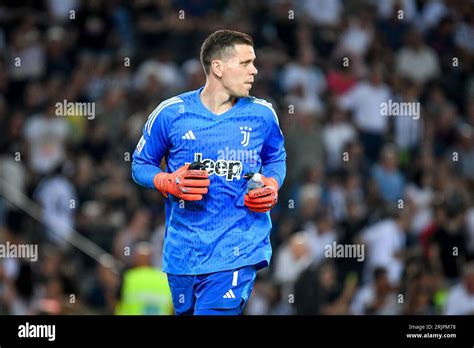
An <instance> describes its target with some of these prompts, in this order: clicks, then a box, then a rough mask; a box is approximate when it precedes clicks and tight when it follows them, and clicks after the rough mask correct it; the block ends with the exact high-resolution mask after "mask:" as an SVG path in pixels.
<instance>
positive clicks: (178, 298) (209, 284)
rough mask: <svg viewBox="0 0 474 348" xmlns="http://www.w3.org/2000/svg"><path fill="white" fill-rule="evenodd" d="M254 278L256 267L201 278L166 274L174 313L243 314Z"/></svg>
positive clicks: (204, 275) (203, 275)
mask: <svg viewBox="0 0 474 348" xmlns="http://www.w3.org/2000/svg"><path fill="white" fill-rule="evenodd" d="M256 275H257V270H256V268H255V266H245V267H241V268H237V269H234V270H229V271H223V272H216V273H209V274H201V275H174V274H168V282H169V285H170V289H171V295H172V297H173V305H174V310H175V314H176V315H183V314H188V315H193V314H194V315H239V314H242V310H243V308H244V306H245V304H246V303H247V300H248V299H249V297H250V293H251V292H252V288H253V284H254V282H255V277H256Z"/></svg>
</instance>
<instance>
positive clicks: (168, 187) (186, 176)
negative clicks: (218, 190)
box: [153, 164, 211, 201]
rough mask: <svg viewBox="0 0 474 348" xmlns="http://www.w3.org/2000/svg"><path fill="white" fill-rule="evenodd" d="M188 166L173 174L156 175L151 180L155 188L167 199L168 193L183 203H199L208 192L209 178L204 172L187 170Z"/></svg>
mask: <svg viewBox="0 0 474 348" xmlns="http://www.w3.org/2000/svg"><path fill="white" fill-rule="evenodd" d="M188 167H189V164H186V165H184V166H182V167H181V168H179V169H178V170H177V171H175V172H174V173H158V174H156V175H155V177H154V179H153V184H154V185H155V188H156V189H157V190H158V191H160V192H161V193H162V194H163V196H165V197H166V198H168V193H170V194H172V195H173V196H175V197H177V198H180V199H184V200H185V201H200V200H201V199H202V196H203V195H205V194H206V193H207V191H208V187H209V184H210V182H211V181H210V180H209V176H208V174H207V171H205V170H194V169H193V170H189V169H188Z"/></svg>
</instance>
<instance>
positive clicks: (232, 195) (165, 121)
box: [132, 30, 286, 315]
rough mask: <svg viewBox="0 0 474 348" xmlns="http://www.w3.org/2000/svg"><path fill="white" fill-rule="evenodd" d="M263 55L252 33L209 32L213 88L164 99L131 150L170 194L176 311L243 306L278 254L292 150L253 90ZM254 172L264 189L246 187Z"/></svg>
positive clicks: (205, 51)
mask: <svg viewBox="0 0 474 348" xmlns="http://www.w3.org/2000/svg"><path fill="white" fill-rule="evenodd" d="M255 58H256V56H255V52H254V48H253V41H252V38H251V37H250V36H248V35H247V34H244V33H240V32H236V31H230V30H220V31H217V32H215V33H213V34H212V35H210V36H209V37H208V38H207V39H206V40H205V41H204V43H203V45H202V47H201V62H202V65H203V68H204V71H205V73H206V76H207V78H206V84H205V86H203V87H201V88H199V89H198V90H196V91H191V92H187V93H184V94H181V95H178V96H176V97H173V98H170V99H168V100H165V101H163V102H162V103H161V104H160V105H158V106H157V108H156V109H155V110H154V111H153V112H152V113H151V114H150V116H149V117H148V121H147V122H146V124H145V125H144V127H143V136H142V137H141V139H140V140H139V142H138V145H137V147H136V150H135V152H134V154H133V163H132V176H133V179H134V181H135V182H137V183H138V184H140V185H142V186H145V187H148V188H151V189H156V190H158V191H159V192H161V193H162V194H163V196H164V197H165V198H166V202H165V208H166V209H165V211H166V233H165V239H164V247H163V271H164V272H166V273H167V276H168V282H169V285H170V289H171V293H172V298H173V305H174V307H175V313H176V314H194V315H237V314H241V313H242V310H243V308H244V306H245V303H246V301H247V300H248V298H249V296H250V293H251V291H252V287H253V284H254V280H255V277H256V272H257V270H259V269H260V268H262V267H266V266H268V265H269V262H270V258H271V254H272V249H271V245H270V231H271V227H272V224H271V219H270V213H269V211H270V210H271V209H272V208H273V207H274V206H275V204H276V203H277V200H278V190H279V188H280V187H281V185H282V183H283V180H284V178H285V175H286V152H285V149H284V138H283V134H282V132H281V130H280V127H279V124H278V118H277V116H276V113H275V111H274V109H273V108H272V105H271V104H269V103H268V102H266V101H265V100H263V99H257V98H254V97H251V96H249V91H250V89H251V87H252V84H253V83H254V78H255V75H256V74H257V69H256V68H255V65H254V62H255ZM237 154H238V155H237ZM162 158H165V162H166V168H165V169H164V170H161V169H160V167H159V165H160V163H161V160H162ZM193 162H199V163H201V164H202V165H204V166H205V170H203V169H202V168H199V167H198V168H196V169H194V168H190V164H191V163H193ZM249 172H259V173H260V174H261V181H262V187H259V188H256V189H254V190H251V191H249V192H247V190H246V187H247V180H246V179H245V178H244V175H245V174H247V173H249Z"/></svg>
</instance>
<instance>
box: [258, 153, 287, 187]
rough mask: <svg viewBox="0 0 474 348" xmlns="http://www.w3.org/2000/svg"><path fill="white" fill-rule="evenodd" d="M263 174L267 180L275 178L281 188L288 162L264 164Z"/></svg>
mask: <svg viewBox="0 0 474 348" xmlns="http://www.w3.org/2000/svg"><path fill="white" fill-rule="evenodd" d="M262 174H263V175H264V176H265V177H267V178H274V179H275V180H276V181H277V182H278V187H279V188H280V187H281V186H282V185H283V181H284V180H285V177H286V161H285V160H280V161H275V162H271V163H266V164H264V165H263V173H262Z"/></svg>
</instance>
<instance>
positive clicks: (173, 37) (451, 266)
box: [0, 0, 474, 315]
mask: <svg viewBox="0 0 474 348" xmlns="http://www.w3.org/2000/svg"><path fill="white" fill-rule="evenodd" d="M223 28H226V29H235V30H239V31H243V32H246V33H249V34H250V35H252V37H253V38H254V41H255V47H256V54H257V60H256V66H257V68H258V70H259V73H258V75H257V77H256V80H255V85H254V87H253V89H252V91H251V94H252V95H255V96H257V97H259V98H264V99H266V100H268V101H270V102H271V103H272V104H273V106H274V107H275V109H276V110H277V114H278V116H279V120H280V125H281V128H282V130H283V133H284V136H285V145H286V150H287V153H288V160H287V178H286V181H285V183H284V185H283V187H282V189H281V191H280V198H279V204H278V206H277V207H276V208H275V209H274V210H273V211H272V221H273V231H272V235H271V238H272V245H273V250H274V253H273V259H272V264H271V266H270V267H269V268H267V269H265V270H262V271H260V272H259V274H258V277H257V280H256V282H255V288H254V291H253V293H252V296H251V298H250V300H249V303H248V306H247V307H246V314H252V315H256V314H355V315H361V314H474V264H473V260H474V3H473V1H472V0H450V1H447V0H384V1H376V0H373V1H371V0H365V1H364V0H347V1H343V0H300V1H288V0H268V1H243V0H237V1H230V0H217V1H206V0H187V1H184V0H174V1H173V0H137V1H133V2H128V1H121V0H110V1H100V0H84V1H79V0H42V1H35V0H29V1H28V0H26V1H23V2H18V1H16V0H4V1H2V3H1V4H0V193H1V194H0V242H1V243H6V242H7V241H9V242H11V243H37V244H38V245H39V246H40V251H39V257H38V261H37V262H29V261H27V260H22V259H15V258H2V259H0V314H38V313H47V314H59V313H66V314H67V313H70V314H80V313H92V314H112V313H114V309H115V307H116V304H117V300H118V296H119V295H118V294H119V288H120V283H121V282H120V269H117V267H116V265H117V262H120V264H121V265H122V266H124V267H127V266H132V261H131V257H130V255H131V252H130V249H132V250H133V247H134V246H135V245H137V244H138V243H141V242H143V241H149V242H151V243H152V245H153V255H154V257H153V265H154V266H155V267H157V268H160V267H161V252H162V243H163V235H164V229H165V226H164V200H163V198H162V197H161V195H160V194H158V193H157V192H156V191H153V190H148V189H143V188H141V187H139V186H138V185H136V184H135V183H134V182H133V181H132V180H131V175H130V165H131V156H132V154H133V151H134V148H135V146H136V143H137V141H138V139H139V138H140V135H141V131H142V127H143V124H144V123H145V122H146V119H147V117H148V115H149V113H150V112H151V111H152V110H153V109H154V108H155V107H156V106H157V105H158V104H159V103H160V102H161V101H162V100H164V99H166V98H169V97H171V96H174V95H176V94H178V93H181V92H184V91H188V90H194V89H197V88H199V87H200V86H202V85H203V84H204V81H205V76H204V73H203V71H202V67H201V64H200V62H199V48H200V45H201V43H202V41H203V40H204V38H205V37H207V36H208V35H209V34H210V33H211V32H213V31H214V30H217V29H223ZM63 101H72V102H80V103H93V105H94V107H95V113H94V114H93V115H85V114H81V113H78V114H75V115H68V116H61V115H58V113H57V106H56V103H58V102H59V103H62V102H63ZM389 101H390V102H389ZM384 103H395V104H397V103H398V104H399V105H401V103H408V104H407V105H413V106H414V107H415V106H418V107H419V113H418V114H415V113H414V112H407V110H406V109H405V110H404V111H403V110H402V111H400V112H398V113H397V114H395V113H392V114H388V115H387V114H385V115H384V114H382V113H381V105H383V104H384ZM393 105H394V104H393ZM413 110H416V107H415V108H414V109H413ZM413 110H412V111H413ZM392 111H393V110H392ZM30 200H31V201H33V202H35V204H37V205H38V206H40V207H42V210H40V212H39V214H37V216H35V214H32V213H31V209H26V211H25V205H24V204H23V205H22V204H20V206H21V207H20V206H19V204H17V202H30ZM26 206H29V205H28V204H27V205H26ZM33 210H34V209H33ZM76 232H77V234H78V235H80V236H83V237H86V238H87V239H89V240H90V241H92V242H93V243H95V244H96V245H97V246H99V247H100V248H102V249H103V250H104V251H106V252H107V253H109V254H110V255H111V256H110V255H109V256H107V255H102V257H99V258H94V257H91V256H90V255H87V254H86V253H84V252H83V251H80V250H79V249H78V248H77V247H76V246H74V245H73V244H74V243H71V242H70V241H71V239H72V238H73V237H74V235H75V233H76ZM333 245H348V246H351V245H352V246H357V245H360V246H364V247H363V248H362V249H361V250H362V251H363V254H362V255H359V256H360V257H354V255H352V256H350V257H349V255H346V254H345V255H342V256H340V257H337V254H332V256H328V253H327V251H328V247H327V246H333Z"/></svg>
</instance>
